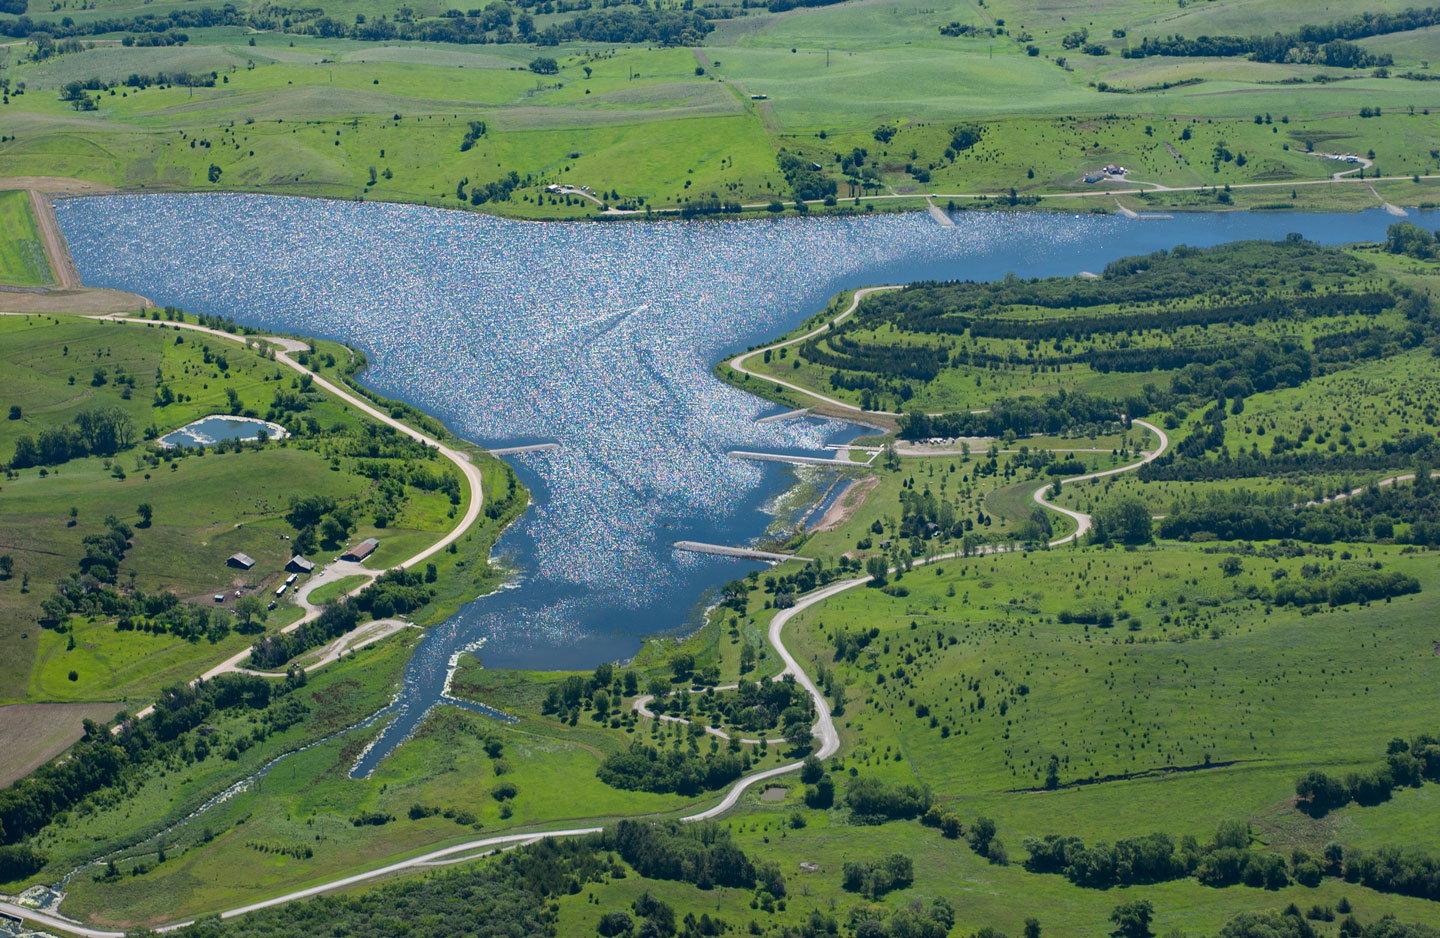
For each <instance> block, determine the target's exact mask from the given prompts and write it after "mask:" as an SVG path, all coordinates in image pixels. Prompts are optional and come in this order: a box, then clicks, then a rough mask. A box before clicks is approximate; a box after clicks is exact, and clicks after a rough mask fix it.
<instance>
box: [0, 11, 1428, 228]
mask: <svg viewBox="0 0 1440 938" xmlns="http://www.w3.org/2000/svg"><path fill="white" fill-rule="evenodd" d="M111 6H112V5H110V4H108V3H107V4H99V5H92V6H91V8H90V9H87V10H82V11H74V10H68V9H66V7H65V5H64V4H61V5H60V6H58V7H57V9H56V10H54V11H50V12H48V13H46V12H43V11H32V15H36V16H40V17H42V18H43V17H46V16H50V17H59V16H62V15H69V16H71V17H72V18H73V19H77V20H84V19H85V18H86V17H92V16H96V15H101V14H102V12H110V11H111ZM352 6H353V7H354V10H353V11H351V10H350V8H351V7H352ZM1017 6H1019V7H1020V8H1019V9H1017V10H1015V11H1010V12H1008V13H1007V12H1001V11H1000V10H999V9H995V8H992V7H990V6H982V5H979V4H976V3H973V2H971V0H947V2H945V3H943V4H941V5H940V6H938V7H934V8H928V9H917V8H912V7H907V6H904V5H903V4H899V3H896V2H889V0H887V2H884V3H864V4H839V5H835V6H832V7H824V8H817V9H802V10H795V11H791V12H789V13H783V14H779V15H755V14H751V15H742V16H737V17H736V18H733V19H722V20H719V21H718V25H717V28H716V30H715V31H714V33H713V34H711V35H710V36H709V37H707V40H706V42H705V44H704V45H703V46H700V47H697V48H695V49H693V50H692V49H684V48H656V47H643V46H619V47H613V48H606V49H604V50H599V49H596V48H595V47H594V45H593V44H587V43H566V44H562V45H560V46H558V47H554V48H547V49H545V50H543V51H544V52H545V54H547V55H549V56H552V57H554V58H555V59H556V60H557V62H558V64H559V72H558V74H556V75H554V76H548V75H547V76H537V75H535V74H532V73H531V72H530V71H529V70H528V69H526V68H525V66H526V64H527V63H528V62H529V61H530V60H531V58H533V57H534V56H535V55H536V54H537V52H539V51H541V50H537V49H536V48H535V47H533V46H525V45H523V44H518V43H517V44H508V45H486V46H456V45H443V44H436V43H401V42H391V43H385V44H376V43H365V42H359V41H355V40H349V39H322V38H316V37H312V36H304V35H285V34H278V33H265V32H261V33H256V34H250V33H247V32H246V31H245V30H243V29H241V28H239V27H211V28H204V29H197V30H191V31H190V32H189V35H190V37H191V38H190V42H189V43H188V44H186V45H184V46H174V47H158V48H152V47H139V46H136V47H124V46H120V45H117V44H115V43H114V42H113V40H105V39H102V40H100V41H99V42H98V43H96V44H94V46H93V47H92V48H86V49H83V50H81V51H77V52H68V53H64V54H61V55H57V56H53V57H50V58H46V59H44V60H40V61H34V60H31V59H30V58H29V57H27V56H24V55H20V54H17V55H16V56H14V57H12V61H11V64H10V67H9V69H7V71H8V73H9V74H10V75H11V77H12V80H13V81H15V82H17V83H18V82H20V81H23V82H25V84H26V88H25V93H24V94H15V95H12V96H11V97H10V98H9V104H7V105H3V107H4V109H5V114H6V119H7V124H8V125H9V126H10V127H12V128H13V130H12V136H10V139H8V140H6V141H3V142H0V173H3V174H6V175H29V174H41V173H43V174H46V175H64V176H74V177H79V178H83V179H87V180H91V181H93V182H95V183H100V184H106V185H113V186H119V187H123V188H136V189H138V188H145V189H156V188H160V189H174V188H179V189H199V190H202V191H203V190H207V189H222V190H239V191H267V192H282V193H286V192H288V193H297V194H313V195H323V196H333V197H341V198H354V197H362V198H375V199H385V200H394V201H406V202H423V203H427V204H436V205H447V206H450V207H455V208H461V207H469V208H476V207H478V208H479V209H481V210H484V211H495V212H499V213H502V214H516V215H522V216H526V217H536V218H552V217H583V216H588V215H590V214H593V213H594V211H596V209H597V208H598V206H597V205H596V204H595V203H594V202H591V201H589V200H587V199H582V198H579V197H567V196H558V197H557V196H547V195H546V194H545V193H544V192H543V187H544V186H545V185H547V184H550V183H562V182H563V183H570V184H573V185H576V186H580V185H588V186H590V187H591V188H592V189H593V190H594V191H596V192H597V193H600V194H601V198H602V200H604V201H606V202H609V203H610V204H613V205H625V206H631V207H641V206H653V207H657V208H674V207H679V206H683V205H684V204H685V203H686V202H687V201H693V200H694V199H696V198H698V197H708V196H710V195H712V194H713V195H714V196H716V197H718V198H720V199H723V200H734V201H738V202H742V203H748V204H757V205H763V204H764V203H766V202H768V201H770V200H771V199H772V198H776V197H779V198H785V197H786V196H787V195H788V194H789V184H788V183H787V182H786V181H785V179H784V178H783V176H782V175H781V173H780V172H779V168H778V167H777V165H776V160H775V154H776V151H777V150H778V149H779V148H781V147H785V148H787V149H790V150H793V151H797V152H799V153H801V154H803V155H804V156H805V158H807V159H811V160H813V161H815V162H817V163H819V164H821V166H822V174H823V175H824V176H826V177H828V178H830V179H833V180H835V181H836V182H837V184H838V185H839V189H840V192H839V194H840V195H841V196H842V197H843V196H845V195H846V194H847V193H849V192H850V191H851V189H852V188H853V187H852V185H851V182H850V181H847V180H853V181H854V182H855V183H856V184H858V183H859V182H860V181H861V180H860V177H861V176H862V175H864V176H866V177H867V178H866V180H865V184H866V186H867V187H868V188H867V190H866V191H868V192H870V193H874V194H905V193H918V194H923V193H927V192H941V193H971V192H1005V191H1008V190H1009V189H1010V188H1012V187H1013V188H1015V189H1017V190H1018V191H1019V192H1021V193H1022V194H1045V193H1057V192H1067V191H1074V190H1076V189H1077V188H1082V189H1083V188H1085V187H1084V186H1083V185H1082V184H1081V183H1080V182H1079V180H1080V178H1081V177H1082V176H1083V175H1084V174H1085V173H1086V172H1089V171H1091V170H1094V169H1096V168H1098V167H1100V166H1103V165H1105V164H1106V163H1108V162H1112V161H1113V162H1119V163H1121V164H1122V165H1125V166H1127V167H1129V168H1131V170H1132V176H1133V178H1137V179H1141V180H1146V181H1150V182H1155V183H1159V184H1164V185H1168V186H1197V185H1205V186H1208V185H1212V184H1214V185H1226V184H1232V185H1235V184H1244V183H1252V182H1289V181H1297V182H1298V181H1307V180H1321V179H1325V178H1326V177H1328V176H1329V174H1330V173H1331V172H1333V171H1334V167H1333V166H1332V165H1331V164H1330V163H1328V162H1326V161H1322V160H1319V159H1316V158H1314V157H1313V156H1310V155H1307V154H1306V153H1305V150H1306V148H1307V145H1309V144H1313V145H1314V146H1315V147H1316V149H1319V150H1327V151H1333V150H1337V149H1338V150H1342V151H1352V152H1359V153H1365V152H1368V151H1370V150H1374V151H1375V153H1376V154H1377V165H1378V167H1379V170H1380V171H1381V172H1383V173H1384V174H1387V175H1394V176H1409V175H1411V174H1426V173H1432V172H1435V171H1436V170H1437V167H1440V161H1437V159H1436V157H1435V156H1434V155H1433V154H1432V153H1431V150H1432V149H1433V148H1432V147H1431V145H1430V141H1432V140H1433V139H1434V137H1435V135H1436V125H1435V121H1436V119H1437V118H1440V114H1437V115H1431V114H1430V108H1431V106H1432V105H1433V104H1434V102H1433V101H1432V100H1431V97H1430V96H1429V95H1428V88H1427V87H1426V83H1425V82H1417V81H1411V80H1407V79H1405V78H1402V77H1399V76H1400V74H1401V73H1402V72H1403V71H1404V70H1407V69H1410V70H1416V69H1418V70H1420V71H1423V70H1424V69H1425V68H1426V67H1428V66H1427V65H1426V64H1425V63H1428V62H1429V60H1430V59H1431V58H1433V57H1434V56H1432V55H1431V54H1430V52H1431V50H1432V47H1433V44H1432V43H1431V42H1430V41H1429V39H1428V38H1427V36H1428V33H1427V31H1425V30H1420V31H1417V35H1411V34H1409V33H1400V34H1394V35H1392V36H1381V37H1375V38H1373V39H1370V40H1366V43H1370V44H1376V50H1377V51H1384V52H1387V53H1389V54H1391V55H1392V56H1394V57H1395V58H1396V67H1395V69H1394V70H1393V71H1392V73H1391V76H1390V77H1378V76H1377V75H1376V74H1372V73H1371V72H1368V71H1357V70H1348V69H1336V68H1329V67H1324V66H1315V65H1305V64H1268V63H1258V62H1249V61H1247V60H1245V59H1243V58H1241V59H1234V58H1227V59H1213V58H1209V59H1183V58H1151V59H1125V58H1122V57H1121V56H1120V55H1118V54H1115V53H1118V52H1119V51H1121V50H1122V49H1123V48H1124V46H1125V44H1126V43H1127V42H1128V41H1130V40H1128V39H1113V38H1110V37H1109V35H1108V33H1109V31H1110V30H1111V29H1113V28H1123V27H1125V26H1126V24H1127V22H1128V25H1129V27H1130V28H1131V29H1132V30H1133V31H1134V32H1133V37H1136V38H1138V37H1139V36H1142V35H1148V36H1157V35H1168V34H1169V32H1170V31H1171V30H1181V31H1186V30H1192V29H1198V30H1201V31H1202V33H1205V32H1206V31H1209V34H1212V35H1213V34H1214V33H1213V31H1214V30H1216V29H1253V28H1255V25H1256V24H1257V23H1264V24H1265V25H1264V29H1263V30H1262V31H1269V30H1271V29H1275V28H1288V27H1289V26H1293V25H1294V24H1295V23H1296V21H1297V20H1298V19H1301V18H1304V19H1305V21H1306V22H1326V21H1329V19H1330V18H1340V17H1343V16H1345V15H1349V14H1348V13H1346V12H1345V8H1342V7H1339V6H1336V5H1334V4H1329V5H1325V6H1323V7H1322V8H1319V9H1307V8H1303V7H1301V6H1299V5H1297V4H1294V3H1293V2H1292V0H1264V2H1256V3H1247V4H1241V5H1231V4H1227V5H1225V9H1224V14H1225V15H1220V14H1221V11H1217V10H1214V9H1210V7H1211V6H1212V5H1210V4H1207V5H1205V6H1206V9H1205V10H1200V9H1198V8H1195V7H1193V6H1192V7H1190V8H1184V9H1181V10H1179V11H1176V10H1175V8H1173V7H1168V8H1167V7H1163V5H1157V4H1153V3H1127V4H1122V5H1120V6H1117V7H1114V8H1113V9H1112V8H1109V7H1107V9H1106V10H1105V11H1104V13H1103V14H1094V15H1091V16H1089V17H1087V18H1086V19H1087V22H1086V23H1077V22H1074V20H1075V17H1071V18H1070V20H1069V21H1067V20H1065V19H1064V18H1063V14H1058V13H1057V11H1056V10H1055V9H1052V8H1050V7H1049V6H1045V5H1041V6H1037V7H1035V8H1031V9H1026V8H1025V6H1024V5H1017ZM1386 6H1392V7H1399V6H1403V5H1400V4H1398V0H1397V2H1395V3H1387V4H1386ZM364 7H365V4H363V3H360V4H351V3H342V4H339V5H338V6H337V5H328V6H327V7H326V9H327V11H330V12H331V13H332V15H334V13H335V12H336V11H337V10H338V11H341V12H340V15H342V16H351V17H353V13H354V12H363V9H364ZM167 8H168V7H167V5H165V4H160V5H157V6H147V7H145V10H146V12H158V13H163V12H164V11H165V10H166V9H167ZM135 9H137V8H134V7H133V6H131V5H128V4H120V5H119V6H116V7H114V10H113V13H112V15H118V14H120V13H127V14H128V13H131V12H133V11H134V10H135ZM415 9H416V12H417V14H418V15H420V16H425V15H427V14H428V15H433V14H434V13H435V12H438V10H429V9H428V8H427V7H426V5H425V4H421V5H419V6H418V7H416V8H415ZM1272 10H1273V11H1276V13H1275V14H1274V16H1273V17H1272V15H1271V11H1272ZM733 12H742V11H738V10H735V11H733ZM372 15H373V13H372ZM1131 17H1134V18H1135V19H1134V20H1133V21H1131V20H1130V18H1131ZM544 19H545V16H544V15H542V16H541V17H540V20H541V21H543V20H544ZM1001 19H1004V20H1007V22H1008V29H1006V30H1004V34H1003V35H998V36H995V37H991V38H951V37H946V36H943V35H942V34H941V33H940V32H939V29H940V27H943V26H946V25H947V24H950V23H962V24H969V25H975V26H980V27H987V26H991V25H993V24H994V23H995V21H997V20H1001ZM1082 25H1083V26H1086V28H1088V29H1089V30H1090V31H1091V32H1092V34H1093V37H1094V38H1095V39H1096V40H1097V41H1100V42H1101V43H1102V44H1103V45H1105V46H1106V47H1107V48H1109V49H1110V50H1111V52H1112V54H1110V55H1105V56H1088V55H1081V54H1079V53H1078V51H1067V50H1066V49H1064V48H1062V46H1061V43H1060V39H1061V37H1062V36H1063V35H1064V34H1065V33H1067V32H1069V31H1071V30H1072V29H1074V28H1076V27H1078V26H1082ZM1186 34H1189V33H1186ZM1247 34H1248V33H1242V35H1247ZM1022 37H1024V38H1022ZM252 43H253V44H252ZM1029 45H1035V46H1036V47H1037V48H1038V49H1039V50H1040V51H1041V54H1038V55H1034V56H1031V55H1027V54H1026V47H1027V46H1029ZM1062 60H1063V66H1062V65H1061V64H1060V63H1061V62H1062ZM587 70H588V71H587ZM158 72H169V73H171V74H174V73H176V72H190V73H195V74H200V75H208V74H209V73H211V72H213V73H214V74H215V84H214V86H213V87H185V86H180V85H172V86H169V87H164V86H152V87H150V88H147V89H144V90H140V89H136V88H134V87H127V86H125V85H123V84H121V85H119V86H117V87H114V88H113V89H110V90H104V91H100V92H99V93H98V94H97V95H96V100H97V103H98V110H95V111H78V112H77V111H76V110H75V109H74V108H72V107H71V106H70V104H69V103H67V102H65V101H62V100H60V97H59V95H58V94H57V90H58V89H60V88H61V87H62V86H63V85H64V84H65V83H66V82H68V81H71V80H77V79H78V80H82V81H83V80H90V79H96V80H99V81H101V82H107V83H112V82H120V81H123V79H125V78H126V77H127V76H129V75H131V74H137V73H138V74H142V75H144V74H155V73H158ZM1317 79H1321V80H1320V81H1317ZM1177 83H1180V84H1178V85H1177ZM1167 85H1169V86H1171V87H1165V86H1167ZM1114 92H1120V93H1114ZM755 96H763V99H760V100H756V99H755ZM1376 106H1382V109H1383V116H1381V117H1378V118H1371V119H1364V118H1361V117H1359V116H1358V114H1359V112H1360V110H1361V108H1373V107H1376ZM1257 114H1260V115H1270V116H1271V117H1272V118H1273V120H1272V121H1271V122H1263V121H1262V123H1260V124H1256V123H1255V122H1254V120H1253V118H1254V116H1255V115H1257ZM476 120H481V121H484V122H485V124H486V127H487V132H486V133H485V134H484V135H482V136H480V137H479V138H478V139H477V140H475V144H474V146H473V147H471V148H470V149H468V150H466V151H464V152H462V151H461V149H460V147H461V140H462V138H463V137H464V136H465V134H466V133H467V131H468V130H469V123H470V122H471V121H476ZM961 123H975V124H976V125H977V126H978V127H979V128H980V129H981V130H982V132H983V134H982V139H981V141H980V142H979V143H978V144H977V145H975V146H974V147H971V148H970V149H967V150H964V151H963V152H961V153H959V154H958V155H952V156H948V157H947V156H946V155H945V153H944V151H945V150H946V147H947V143H948V141H949V140H950V137H951V135H952V131H953V130H954V128H955V127H956V126H957V125H958V124H961ZM881 127H888V128H890V129H891V130H892V131H894V135H893V137H892V138H891V139H890V140H889V141H888V142H883V143H882V142H881V141H879V140H877V139H876V138H875V137H874V136H873V135H872V131H874V130H876V129H877V128H881ZM1186 128H1188V129H1189V135H1188V137H1184V138H1182V130H1184V129H1186ZM1217 145H1223V146H1225V147H1227V148H1228V149H1229V150H1231V151H1234V152H1238V153H1243V154H1244V155H1245V156H1246V157H1247V160H1246V162H1245V163H1244V164H1243V166H1242V165H1241V164H1239V163H1237V162H1235V161H1228V162H1226V161H1222V162H1220V163H1219V164H1218V165H1212V164H1213V163H1214V161H1213V160H1212V159H1211V154H1212V152H1213V151H1214V149H1215V147H1216V146H1217ZM855 148H863V149H865V150H866V151H867V152H868V159H867V163H866V164H865V167H864V168H865V172H863V173H862V172H861V171H860V170H859V169H857V170H856V171H855V173H854V174H853V175H850V176H847V174H846V173H845V172H844V170H843V167H842V166H841V165H840V157H841V156H842V155H845V154H849V153H850V152H851V151H852V150H854V149H855ZM212 166H213V167H215V169H216V170H218V174H217V173H216V172H214V171H212V170H211V167H212ZM912 168H918V169H923V170H925V171H926V172H927V173H928V174H929V175H928V178H927V179H925V181H921V179H920V178H919V177H918V176H917V175H916V174H913V173H912V172H910V169H912ZM372 169H373V171H374V174H373V176H372V172H371V171H372ZM512 170H513V171H515V172H517V173H518V174H519V175H520V177H522V182H521V185H520V187H519V188H518V189H517V190H516V191H515V193H514V194H513V195H511V196H510V197H509V199H507V200H502V201H498V202H494V201H491V202H485V203H484V204H483V205H479V206H472V205H471V203H470V202H469V201H462V200H460V199H457V198H456V195H457V186H458V185H460V184H461V182H462V180H464V181H466V182H465V191H466V192H467V195H468V193H469V191H470V189H471V188H472V187H475V186H479V185H482V184H485V183H489V182H492V181H496V180H500V179H502V178H504V177H505V176H506V175H507V174H508V173H509V172H510V171H512ZM212 176H215V178H214V179H212V178H211V177H212ZM1392 188H1394V184H1393V183H1387V184H1386V191H1387V192H1389V191H1391V189H1392ZM1347 189H1348V187H1345V186H1338V187H1337V186H1314V187H1307V188H1305V189H1304V190H1303V191H1302V192H1299V193H1297V198H1296V199H1295V201H1296V202H1297V203H1302V204H1299V205H1296V206H1294V207H1317V206H1319V207H1341V206H1343V205H1344V204H1345V201H1346V199H1348V198H1352V197H1354V195H1353V194H1351V193H1349V192H1347V191H1346V190H1347ZM1260 191H1261V192H1263V193H1265V194H1266V195H1265V198H1266V199H1267V200H1268V201H1269V202H1279V201H1280V200H1281V198H1282V197H1288V196H1289V190H1288V189H1283V190H1282V189H1280V188H1275V189H1265V190H1260ZM1395 191H1396V192H1397V193H1398V192H1400V191H1402V190H1400V189H1398V188H1397V189H1395ZM1404 198H1405V197H1404V196H1403V195H1399V194H1397V195H1396V196H1394V198H1392V201H1393V200H1394V199H1404ZM1093 201H1095V202H1096V203H1097V204H1099V205H1102V206H1103V207H1105V208H1106V209H1107V210H1108V209H1110V208H1112V207H1113V206H1111V205H1110V204H1109V202H1108V200H1105V199H1098V200H1093ZM876 204H877V205H879V206H880V207H881V208H885V207H897V206H891V205H889V204H887V203H885V202H880V203H876ZM1193 207H1211V208H1213V207H1216V206H1214V205H1213V204H1211V205H1208V206H1206V205H1205V204H1204V203H1203V201H1201V202H1197V203H1196V204H1195V205H1194V206H1193ZM1057 208H1058V206H1057Z"/></svg>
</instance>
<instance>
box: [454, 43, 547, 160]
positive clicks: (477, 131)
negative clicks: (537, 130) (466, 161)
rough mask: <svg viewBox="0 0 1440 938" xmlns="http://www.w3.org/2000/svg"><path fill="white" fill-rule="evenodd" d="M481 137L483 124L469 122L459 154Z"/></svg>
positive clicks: (483, 133)
mask: <svg viewBox="0 0 1440 938" xmlns="http://www.w3.org/2000/svg"><path fill="white" fill-rule="evenodd" d="M552 61H553V60H552ZM483 136H485V122H484V121H471V122H470V129H469V130H467V131H465V138H464V139H463V140H461V141H460V152H461V153H464V152H465V151H467V150H469V149H470V148H471V147H473V146H474V145H475V142H476V141H477V140H479V139H480V138H481V137H483Z"/></svg>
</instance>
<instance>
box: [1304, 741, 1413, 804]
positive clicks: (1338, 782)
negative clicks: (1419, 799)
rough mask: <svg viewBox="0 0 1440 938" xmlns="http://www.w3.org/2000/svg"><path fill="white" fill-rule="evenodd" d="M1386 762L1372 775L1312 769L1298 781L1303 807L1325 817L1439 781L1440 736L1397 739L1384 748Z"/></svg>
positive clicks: (1369, 773) (1370, 773)
mask: <svg viewBox="0 0 1440 938" xmlns="http://www.w3.org/2000/svg"><path fill="white" fill-rule="evenodd" d="M1385 750H1386V751H1385V762H1384V763H1383V764H1382V765H1380V766H1378V767H1376V768H1375V769H1372V770H1371V771H1369V772H1363V773H1362V772H1349V773H1346V775H1345V777H1344V778H1336V777H1334V776H1330V775H1327V774H1325V773H1324V772H1322V771H1320V770H1319V769H1311V770H1310V771H1309V772H1306V773H1305V774H1304V775H1302V776H1300V778H1298V779H1296V781H1295V794H1296V795H1297V796H1298V797H1299V798H1300V808H1301V809H1302V810H1304V811H1305V812H1306V813H1308V814H1310V815H1312V816H1314V817H1324V816H1325V815H1326V814H1328V813H1330V812H1331V811H1333V810H1335V809H1336V808H1343V807H1344V806H1345V805H1347V804H1349V803H1350V802H1352V801H1354V802H1355V803H1356V804H1360V805H1375V804H1379V803H1381V802H1383V801H1388V800H1390V795H1391V793H1392V792H1393V791H1394V790H1395V789H1397V788H1419V787H1420V786H1421V785H1422V784H1424V783H1425V782H1427V781H1430V782H1440V737H1436V736H1435V735H1433V734H1431V733H1422V734H1420V735H1419V736H1416V737H1415V738H1414V739H1411V740H1405V739H1401V738H1400V737H1396V738H1394V739H1392V740H1390V742H1389V744H1388V745H1387V746H1386V747H1385Z"/></svg>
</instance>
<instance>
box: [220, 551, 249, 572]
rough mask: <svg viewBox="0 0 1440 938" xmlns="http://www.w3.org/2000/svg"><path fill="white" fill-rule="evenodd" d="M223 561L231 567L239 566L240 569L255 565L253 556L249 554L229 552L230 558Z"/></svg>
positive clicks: (247, 568)
mask: <svg viewBox="0 0 1440 938" xmlns="http://www.w3.org/2000/svg"><path fill="white" fill-rule="evenodd" d="M225 563H226V564H228V565H229V566H232V567H239V568H240V569H241V570H249V569H250V568H251V567H253V566H255V558H254V557H251V556H250V555H249V554H231V555H230V559H229V560H227V561H225Z"/></svg>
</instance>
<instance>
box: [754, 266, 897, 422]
mask: <svg viewBox="0 0 1440 938" xmlns="http://www.w3.org/2000/svg"><path fill="white" fill-rule="evenodd" d="M898 289H900V287H898V286H885V287H864V288H863V289H860V290H856V291H855V295H854V296H853V297H851V299H850V305H849V306H847V307H845V311H844V312H843V313H841V314H840V315H838V316H836V317H835V318H834V319H832V320H829V321H827V322H824V323H821V324H820V325H819V326H817V327H815V328H814V329H811V330H810V331H809V332H807V333H805V334H804V335H802V336H797V337H795V338H793V339H787V340H785V341H784V342H776V343H775V344H773V345H767V346H765V347H763V348H757V349H755V350H754V351H751V352H744V353H742V354H740V355H736V356H735V357H734V358H732V359H730V361H729V362H728V363H727V364H728V365H729V366H730V367H731V368H734V369H735V370H736V371H738V372H740V373H741V374H742V375H749V376H750V377H752V378H759V379H760V380H761V381H770V382H773V383H775V384H778V385H780V386H781V387H787V388H789V389H790V390H792V391H798V392H800V393H801V394H804V395H805V396H806V397H813V398H814V399H815V400H817V401H822V402H824V403H825V404H828V405H829V406H831V407H835V408H838V409H840V410H843V411H848V412H850V413H852V414H883V415H885V416H887V417H893V416H897V415H896V414H892V413H890V412H889V411H885V410H862V409H861V408H859V407H856V406H855V405H854V404H847V403H845V402H844V401H837V400H836V399H835V398H833V397H826V396H825V395H824V394H819V393H817V392H815V391H812V390H810V389H809V388H802V387H800V385H798V384H791V383H790V382H789V381H782V380H780V379H779V378H772V377H770V376H769V375H762V374H756V373H755V372H753V371H751V370H750V369H749V368H746V367H745V362H746V360H747V359H750V358H754V357H755V356H756V355H762V354H764V353H765V352H773V351H774V350H775V349H779V348H785V347H786V346H788V345H798V344H799V343H801V342H804V341H805V340H806V339H811V338H814V337H815V336H817V335H820V334H822V333H824V332H826V331H828V330H829V329H830V326H831V323H840V322H844V321H845V320H846V319H849V318H850V316H851V314H853V313H854V312H855V310H856V309H858V308H859V307H860V301H861V300H863V299H865V297H867V296H869V295H870V294H872V293H881V292H884V291H885V290H898Z"/></svg>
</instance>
